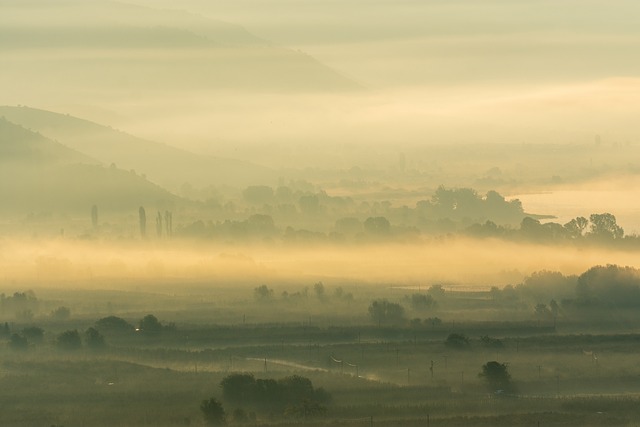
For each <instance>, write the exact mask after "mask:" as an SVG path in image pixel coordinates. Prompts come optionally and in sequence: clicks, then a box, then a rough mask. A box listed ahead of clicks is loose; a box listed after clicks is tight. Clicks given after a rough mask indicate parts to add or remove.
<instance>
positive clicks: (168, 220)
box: [164, 211, 173, 237]
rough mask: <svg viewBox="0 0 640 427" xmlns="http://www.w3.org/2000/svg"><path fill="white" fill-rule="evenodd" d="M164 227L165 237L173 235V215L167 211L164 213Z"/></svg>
mask: <svg viewBox="0 0 640 427" xmlns="http://www.w3.org/2000/svg"><path fill="white" fill-rule="evenodd" d="M164 226H165V228H166V236H167V237H171V236H172V235H173V214H172V213H171V212H169V211H165V212H164Z"/></svg>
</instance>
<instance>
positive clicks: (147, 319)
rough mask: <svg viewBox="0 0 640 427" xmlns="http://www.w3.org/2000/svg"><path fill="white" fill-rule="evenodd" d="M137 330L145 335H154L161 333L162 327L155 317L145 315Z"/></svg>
mask: <svg viewBox="0 0 640 427" xmlns="http://www.w3.org/2000/svg"><path fill="white" fill-rule="evenodd" d="M139 329H140V330H141V331H142V332H145V333H150V334H155V333H158V332H160V331H162V325H161V324H160V322H159V321H158V318H157V317H156V316H154V315H153V314H147V315H146V316H144V317H143V318H142V320H140V323H139Z"/></svg>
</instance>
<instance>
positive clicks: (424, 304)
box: [411, 294, 436, 310]
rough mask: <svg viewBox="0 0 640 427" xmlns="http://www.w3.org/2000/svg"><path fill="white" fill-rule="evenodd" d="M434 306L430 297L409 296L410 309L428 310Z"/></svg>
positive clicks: (422, 295)
mask: <svg viewBox="0 0 640 427" xmlns="http://www.w3.org/2000/svg"><path fill="white" fill-rule="evenodd" d="M435 305H436V302H435V300H434V299H433V297H432V296H431V295H424V294H413V295H411V307H412V308H413V309H414V310H428V309H430V308H433V307H434V306H435Z"/></svg>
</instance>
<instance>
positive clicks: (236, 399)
mask: <svg viewBox="0 0 640 427" xmlns="http://www.w3.org/2000/svg"><path fill="white" fill-rule="evenodd" d="M220 387H222V396H223V399H224V400H225V401H227V402H229V403H231V404H235V405H249V406H253V407H266V408H269V409H274V408H279V409H280V410H282V411H286V410H287V409H288V408H289V411H292V409H290V408H296V407H299V406H300V405H307V408H309V407H310V406H309V405H311V404H312V403H313V404H317V405H318V407H319V408H320V407H323V406H322V404H325V403H327V402H329V400H330V398H331V396H330V395H329V393H327V392H326V391H325V390H324V389H323V388H321V387H320V388H314V387H313V384H312V382H311V380H310V379H308V378H305V377H301V376H298V375H292V376H288V377H284V378H281V379H278V380H275V379H271V378H267V379H256V378H255V377H254V376H253V374H248V373H238V374H231V375H228V376H226V377H225V378H223V379H222V381H221V382H220ZM306 415H312V414H310V413H307V414H306ZM314 415H318V414H317V413H316V414H314Z"/></svg>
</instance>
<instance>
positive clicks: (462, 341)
mask: <svg viewBox="0 0 640 427" xmlns="http://www.w3.org/2000/svg"><path fill="white" fill-rule="evenodd" d="M444 345H446V346H447V347H449V348H452V349H454V350H469V349H470V348H471V344H470V343H469V338H467V337H466V336H465V335H463V334H456V333H453V334H449V336H448V337H447V339H446V340H445V342H444Z"/></svg>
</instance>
